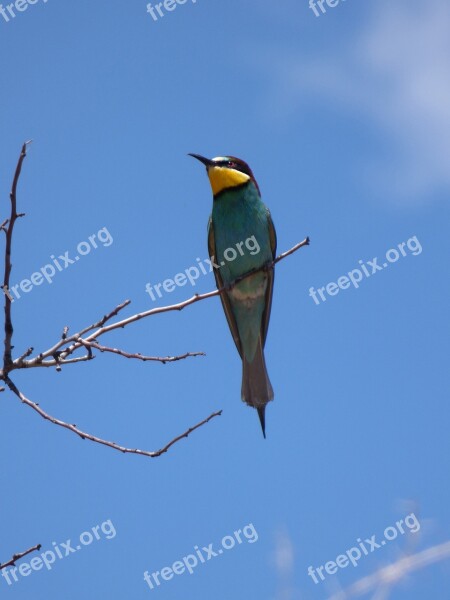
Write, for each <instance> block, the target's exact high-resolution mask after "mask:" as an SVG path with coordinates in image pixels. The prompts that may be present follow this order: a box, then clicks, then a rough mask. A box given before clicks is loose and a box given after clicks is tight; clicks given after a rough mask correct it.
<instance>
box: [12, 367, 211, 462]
mask: <svg viewBox="0 0 450 600" xmlns="http://www.w3.org/2000/svg"><path fill="white" fill-rule="evenodd" d="M5 381H6V384H7V386H8V387H9V389H10V390H11V391H12V392H14V394H16V396H18V398H20V400H21V401H22V402H23V403H24V404H26V405H27V406H29V407H30V408H32V409H33V410H34V411H36V412H37V413H38V414H39V415H40V416H41V417H42V418H43V419H45V420H46V421H50V423H53V424H54V425H58V426H59V427H63V428H64V429H68V430H69V431H71V432H72V433H76V434H77V435H78V436H79V437H80V438H81V439H82V440H89V441H91V442H95V443H97V444H102V445H103V446H108V447H109V448H113V449H114V450H118V451H119V452H123V453H124V454H139V455H140V456H149V457H150V458H155V457H157V456H161V454H164V453H165V452H167V450H169V448H170V447H171V446H173V445H174V444H175V443H176V442H178V441H179V440H181V439H183V438H187V437H188V435H189V434H191V433H192V432H193V431H195V430H196V429H198V428H199V427H202V425H205V424H206V423H208V422H209V421H211V419H213V418H214V417H219V416H220V415H221V414H222V411H221V410H219V411H217V412H214V413H212V414H211V415H209V417H207V418H206V419H203V421H200V423H197V425H194V426H193V427H190V428H189V429H188V430H187V431H185V432H184V433H183V434H181V435H179V436H177V437H176V438H174V439H173V440H172V441H170V442H169V443H168V444H167V445H166V446H164V447H163V448H161V449H160V450H154V451H153V452H150V451H148V450H139V449H137V448H126V447H125V446H120V445H119V444H116V443H115V442H109V441H107V440H104V439H102V438H99V437H97V436H95V435H91V434H90V433H86V432H85V431H82V430H81V429H78V427H77V426H76V425H72V424H70V423H66V422H65V421H61V419H56V418H55V417H52V416H51V415H49V414H48V413H46V412H45V411H44V410H43V409H42V408H41V407H40V406H39V404H37V403H36V402H33V401H32V400H30V399H29V398H27V397H26V396H25V395H24V394H22V392H21V391H20V390H19V389H18V388H17V386H16V385H15V384H14V383H13V382H12V381H11V379H10V378H9V376H8V375H6V376H5Z"/></svg>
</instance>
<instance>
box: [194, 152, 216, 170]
mask: <svg viewBox="0 0 450 600" xmlns="http://www.w3.org/2000/svg"><path fill="white" fill-rule="evenodd" d="M188 156H193V157H194V158H196V159H197V160H199V161H200V162H201V163H203V164H204V165H205V167H206V168H208V167H212V166H213V165H214V163H213V161H212V160H211V159H209V158H205V157H204V156H202V155H201V154H191V153H189V154H188Z"/></svg>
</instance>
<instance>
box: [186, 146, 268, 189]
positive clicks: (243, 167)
mask: <svg viewBox="0 0 450 600" xmlns="http://www.w3.org/2000/svg"><path fill="white" fill-rule="evenodd" d="M189 156H193V157H194V158H196V159H197V160H199V161H200V162H201V163H203V164H204V165H205V167H206V172H207V173H208V177H209V181H210V183H211V188H212V191H213V195H214V197H215V196H217V195H218V194H220V193H221V192H223V191H225V190H229V189H232V188H235V187H238V186H241V185H245V184H247V183H248V182H249V181H253V183H254V184H255V186H256V187H257V188H258V184H257V183H256V180H255V178H254V176H253V173H252V170H251V169H250V167H249V166H248V164H247V163H246V162H244V161H243V160H241V159H240V158H236V157H235V156H216V158H205V157H204V156H201V155H200V154H189ZM258 191H259V188H258Z"/></svg>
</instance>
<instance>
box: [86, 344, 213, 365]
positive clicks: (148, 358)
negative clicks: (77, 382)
mask: <svg viewBox="0 0 450 600" xmlns="http://www.w3.org/2000/svg"><path fill="white" fill-rule="evenodd" d="M80 342H81V343H82V344H83V346H86V347H87V348H95V349H96V350H100V352H111V353H113V354H118V355H119V356H123V357H124V358H136V359H137V360H142V361H144V362H147V361H155V362H160V363H163V364H164V365H165V364H166V363H168V362H176V361H178V360H184V359H185V358H191V357H193V356H206V354H205V353H204V352H186V353H185V354H180V355H179V356H144V355H143V354H140V353H139V352H138V353H135V354H130V353H129V352H125V351H124V350H120V349H119V348H110V347H109V346H102V345H101V344H99V343H98V342H88V341H86V340H83V339H81V338H80Z"/></svg>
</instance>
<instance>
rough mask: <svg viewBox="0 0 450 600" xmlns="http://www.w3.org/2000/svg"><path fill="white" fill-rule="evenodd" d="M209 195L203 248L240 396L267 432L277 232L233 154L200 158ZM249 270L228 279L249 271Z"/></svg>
mask: <svg viewBox="0 0 450 600" xmlns="http://www.w3.org/2000/svg"><path fill="white" fill-rule="evenodd" d="M190 156H193V157H194V158H196V159H197V160H199V161H200V162H201V163H203V164H204V165H205V166H206V171H207V174H208V177H209V181H210V183H211V187H212V192H213V196H214V200H213V209H212V214H211V216H210V218H209V223H208V250H209V255H210V257H211V261H212V264H213V266H214V276H215V278H216V283H217V287H218V288H222V287H224V286H227V287H228V286H229V289H228V290H227V291H226V292H224V293H223V294H221V296H220V298H221V300H222V305H223V309H224V311H225V315H226V317H227V321H228V325H229V327H230V330H231V334H232V336H233V339H234V342H235V344H236V347H237V349H238V352H239V354H240V356H241V359H242V390H241V396H242V400H243V401H244V402H246V403H247V404H248V405H249V406H252V407H254V408H256V410H257V411H258V415H259V420H260V422H261V427H262V431H263V435H264V437H266V431H265V430H266V426H265V410H266V405H267V403H268V402H270V400H273V390H272V385H271V383H270V380H269V376H268V374H267V369H266V363H265V360H264V345H265V342H266V336H267V328H268V326H269V318H270V309H271V305H272V292H273V282H274V269H273V267H269V268H267V269H264V268H263V267H264V266H265V265H271V263H272V261H273V260H274V258H275V252H276V245H277V239H276V233H275V228H274V226H273V223H272V219H271V216H270V212H269V210H268V208H267V207H266V206H265V205H264V204H263V202H262V201H261V194H260V191H259V187H258V184H257V183H256V180H255V178H254V176H253V173H252V171H251V169H250V167H249V166H248V165H247V163H245V162H244V161H243V160H240V159H239V158H235V157H233V156H219V157H217V158H212V159H209V158H205V157H203V156H200V155H199V154H190ZM255 269H260V270H259V271H257V272H256V273H254V274H253V275H250V276H249V277H246V278H244V279H241V280H239V281H237V282H236V283H235V284H234V285H233V283H234V282H235V281H236V280H237V279H239V278H240V277H242V276H243V275H245V274H246V273H249V272H250V271H253V270H255Z"/></svg>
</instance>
